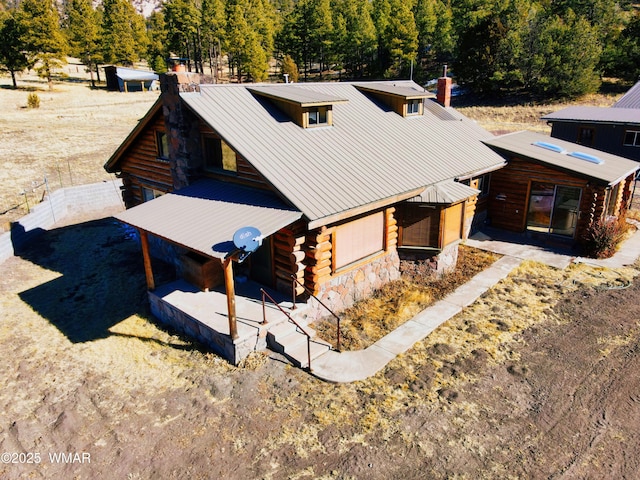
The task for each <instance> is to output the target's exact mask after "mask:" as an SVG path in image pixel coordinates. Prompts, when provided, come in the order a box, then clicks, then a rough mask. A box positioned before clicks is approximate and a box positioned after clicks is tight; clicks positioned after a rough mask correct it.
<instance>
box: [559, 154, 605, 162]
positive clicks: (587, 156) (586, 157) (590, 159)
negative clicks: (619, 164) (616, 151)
mask: <svg viewBox="0 0 640 480" xmlns="http://www.w3.org/2000/svg"><path fill="white" fill-rule="evenodd" d="M567 155H569V156H570V157H574V158H579V159H580V160H585V161H587V162H591V163H595V164H596V165H602V164H603V163H604V160H603V159H601V158H600V157H596V156H595V155H590V154H588V153H584V152H571V153H568V154H567Z"/></svg>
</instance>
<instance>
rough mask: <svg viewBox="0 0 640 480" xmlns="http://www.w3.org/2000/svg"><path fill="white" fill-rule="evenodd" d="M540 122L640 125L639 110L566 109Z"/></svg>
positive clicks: (549, 115) (546, 116)
mask: <svg viewBox="0 0 640 480" xmlns="http://www.w3.org/2000/svg"><path fill="white" fill-rule="evenodd" d="M542 120H547V121H550V122H553V121H558V120H560V121H562V120H564V121H574V122H607V123H640V109H631V108H626V109H625V108H604V107H568V108H565V109H562V110H559V111H557V112H554V113H550V114H548V115H545V116H544V117H542Z"/></svg>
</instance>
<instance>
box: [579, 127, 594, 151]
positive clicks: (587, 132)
mask: <svg viewBox="0 0 640 480" xmlns="http://www.w3.org/2000/svg"><path fill="white" fill-rule="evenodd" d="M594 134H595V130H594V129H593V128H586V127H580V128H579V129H578V143H579V144H580V145H586V146H588V147H590V146H591V145H593V136H594Z"/></svg>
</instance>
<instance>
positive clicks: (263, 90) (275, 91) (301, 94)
mask: <svg viewBox="0 0 640 480" xmlns="http://www.w3.org/2000/svg"><path fill="white" fill-rule="evenodd" d="M247 90H249V91H250V92H255V93H257V94H258V95H264V96H266V97H270V98H275V99H278V100H283V101H285V102H290V103H297V104H299V105H301V106H303V107H304V106H312V105H326V104H333V103H341V102H346V101H348V100H346V99H344V98H340V97H335V96H333V95H327V94H326V93H323V92H317V91H315V90H311V89H307V88H299V87H297V86H294V85H291V84H285V85H279V86H276V85H270V86H249V87H247Z"/></svg>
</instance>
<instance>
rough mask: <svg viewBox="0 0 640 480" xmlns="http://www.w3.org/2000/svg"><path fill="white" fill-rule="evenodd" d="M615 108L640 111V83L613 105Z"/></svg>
mask: <svg viewBox="0 0 640 480" xmlns="http://www.w3.org/2000/svg"><path fill="white" fill-rule="evenodd" d="M613 108H637V109H640V82H638V83H636V84H635V85H634V86H633V87H631V89H630V90H629V91H628V92H627V93H625V94H624V95H623V96H622V97H621V98H620V100H618V101H617V102H616V103H615V104H614V105H613Z"/></svg>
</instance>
